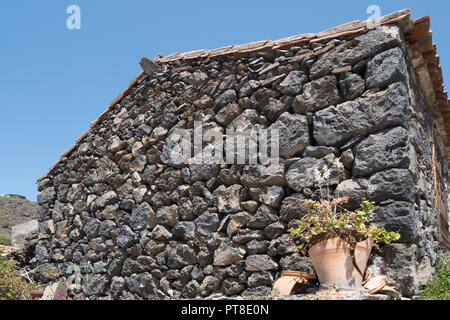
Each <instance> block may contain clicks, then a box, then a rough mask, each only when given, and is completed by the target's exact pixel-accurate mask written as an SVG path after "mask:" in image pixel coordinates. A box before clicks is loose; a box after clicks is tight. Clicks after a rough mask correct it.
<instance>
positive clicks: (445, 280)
mask: <svg viewBox="0 0 450 320" xmlns="http://www.w3.org/2000/svg"><path fill="white" fill-rule="evenodd" d="M435 267H436V274H435V276H434V277H433V278H432V279H431V280H430V281H429V282H428V283H427V284H426V286H425V288H424V289H423V291H422V293H421V295H420V299H422V300H450V254H448V253H446V254H443V255H441V256H440V257H439V258H438V260H437V262H436V266H435Z"/></svg>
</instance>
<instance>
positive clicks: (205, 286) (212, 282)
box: [199, 276, 220, 297]
mask: <svg viewBox="0 0 450 320" xmlns="http://www.w3.org/2000/svg"><path fill="white" fill-rule="evenodd" d="M219 285H220V280H219V279H218V278H216V277H213V276H206V277H205V279H203V281H202V284H201V285H200V288H199V290H200V295H201V296H202V297H206V296H209V295H210V294H211V293H213V292H214V290H216V289H217V288H219Z"/></svg>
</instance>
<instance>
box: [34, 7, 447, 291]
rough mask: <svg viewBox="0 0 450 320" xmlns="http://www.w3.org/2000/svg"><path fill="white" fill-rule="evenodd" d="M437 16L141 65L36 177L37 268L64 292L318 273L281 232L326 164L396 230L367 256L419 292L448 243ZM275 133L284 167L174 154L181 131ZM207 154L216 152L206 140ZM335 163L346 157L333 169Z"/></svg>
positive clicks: (234, 283)
mask: <svg viewBox="0 0 450 320" xmlns="http://www.w3.org/2000/svg"><path fill="white" fill-rule="evenodd" d="M429 28H430V18H429V17H424V18H421V19H418V20H411V19H410V12H409V10H403V11H400V12H396V13H393V14H390V15H388V16H384V17H382V18H379V19H377V21H375V23H374V21H354V22H350V23H347V24H344V25H342V26H338V27H335V28H333V29H330V30H326V31H323V32H320V33H316V34H311V33H309V34H303V35H297V36H291V37H288V38H284V39H280V40H276V41H272V40H266V41H258V42H254V43H248V44H244V45H236V46H227V47H223V48H219V49H214V50H199V51H193V52H185V53H175V54H172V55H170V56H167V57H162V56H157V57H156V58H155V59H154V60H153V61H151V60H149V59H146V58H144V59H143V60H142V62H141V65H142V67H143V70H144V71H143V72H142V73H141V74H140V75H138V76H137V77H136V78H135V79H134V80H133V81H132V82H131V83H130V86H129V87H128V88H127V89H126V90H125V91H124V92H123V93H121V94H120V95H119V96H118V97H117V98H116V99H115V100H114V101H113V102H112V103H111V105H110V106H109V108H108V109H107V110H106V111H105V112H104V113H103V114H102V115H101V116H100V117H99V118H98V119H97V120H95V121H94V122H93V123H92V124H91V126H90V128H89V129H88V130H87V132H86V133H84V134H83V135H82V136H81V137H80V138H79V139H78V140H77V141H76V143H75V145H74V146H72V147H71V148H70V149H69V150H68V151H66V152H65V153H64V154H63V155H62V157H61V159H60V160H59V161H58V162H57V163H56V164H55V165H54V166H53V167H52V168H51V169H50V170H49V171H48V173H47V174H45V175H44V176H43V177H42V178H40V179H39V185H38V188H39V192H40V193H39V196H38V202H39V213H38V219H39V232H40V233H39V239H38V241H37V243H36V246H35V258H34V259H33V260H34V263H35V264H36V265H37V272H36V275H37V277H38V279H39V280H40V281H43V282H45V281H49V280H50V276H49V275H48V271H49V270H52V269H54V270H57V271H58V272H59V273H56V274H57V277H58V276H59V277H60V278H61V279H65V280H66V282H67V285H68V289H69V292H70V294H77V293H83V294H84V295H85V296H88V297H90V298H101V297H107V296H110V297H112V298H113V299H142V298H144V299H158V298H192V297H207V296H210V295H212V294H215V293H220V294H223V295H226V296H235V295H264V294H266V293H267V292H268V291H270V289H271V286H272V284H273V282H274V280H275V279H276V278H278V277H279V276H280V273H281V271H282V270H286V269H291V270H300V271H308V272H312V268H311V265H310V263H309V260H308V258H307V257H303V256H301V255H299V253H298V252H297V248H296V245H295V244H294V242H293V240H292V238H291V237H290V235H289V231H288V230H289V228H291V227H293V226H295V225H296V223H297V222H298V220H297V219H298V218H299V217H300V216H301V215H303V214H304V210H305V209H304V206H303V201H305V199H309V198H314V197H317V195H318V193H319V190H318V186H319V184H318V181H317V177H315V176H314V174H313V172H314V169H316V168H320V169H321V168H324V167H326V168H328V169H329V170H330V172H331V175H330V181H329V187H330V192H331V193H332V194H333V195H336V196H340V195H348V196H349V197H350V199H351V201H350V203H349V204H348V206H349V207H350V208H355V207H357V206H358V204H359V203H360V201H361V200H363V199H367V200H373V201H375V202H376V214H375V216H374V217H373V221H374V222H375V223H377V224H378V225H381V226H384V227H386V228H387V229H389V230H399V231H400V233H401V235H402V237H401V239H400V241H399V242H397V243H394V244H391V245H389V246H381V247H380V249H379V250H376V251H375V252H374V253H373V255H372V258H371V259H370V261H369V264H370V268H372V270H373V271H374V272H375V273H378V274H385V275H387V276H388V281H389V285H390V286H392V287H394V288H396V289H397V290H398V291H400V292H401V293H402V294H403V295H404V296H406V297H414V296H416V295H417V294H418V293H419V289H420V286H421V285H423V284H425V283H426V281H427V280H428V279H429V278H430V276H431V275H432V272H433V267H432V266H433V264H434V262H435V260H436V257H437V255H438V254H439V253H440V252H443V251H445V250H447V249H448V248H449V244H450V237H449V231H448V230H449V229H448V208H447V202H446V199H447V195H446V190H447V189H446V186H447V177H448V171H447V170H448V169H447V167H448V159H450V157H449V156H450V144H449V137H450V113H449V110H448V97H447V92H444V91H443V79H442V70H441V67H440V65H439V56H438V55H437V53H436V47H435V46H434V45H433V43H432V39H431V31H430V30H429ZM195 121H201V123H202V128H203V131H204V132H208V131H209V132H210V131H213V132H220V133H224V132H225V130H226V129H241V130H243V129H252V128H259V129H261V128H262V129H264V128H272V129H273V128H276V129H279V132H280V136H279V142H280V149H279V155H280V165H279V166H278V168H277V169H276V170H269V171H267V170H264V169H265V168H263V166H264V164H214V163H200V164H195V163H187V164H184V163H177V162H175V161H173V159H172V153H171V152H173V150H176V148H177V147H179V144H180V140H179V137H178V136H176V135H175V134H174V132H175V130H176V129H187V130H190V131H189V132H192V131H193V129H194V122H195ZM206 148H208V144H207V145H206ZM339 164H341V165H339Z"/></svg>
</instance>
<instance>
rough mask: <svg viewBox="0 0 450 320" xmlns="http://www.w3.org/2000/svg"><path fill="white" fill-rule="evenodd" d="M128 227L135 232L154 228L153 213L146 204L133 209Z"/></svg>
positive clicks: (154, 217) (154, 219)
mask: <svg viewBox="0 0 450 320" xmlns="http://www.w3.org/2000/svg"><path fill="white" fill-rule="evenodd" d="M130 225H131V227H132V228H133V230H135V231H141V230H144V229H145V228H147V227H149V228H154V227H155V226H156V216H155V212H154V211H153V209H152V208H151V207H150V205H149V204H148V203H147V202H144V203H142V204H141V205H139V206H137V207H136V208H134V209H133V212H132V213H131V220H130Z"/></svg>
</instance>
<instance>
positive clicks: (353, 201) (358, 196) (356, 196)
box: [333, 179, 371, 210]
mask: <svg viewBox="0 0 450 320" xmlns="http://www.w3.org/2000/svg"><path fill="white" fill-rule="evenodd" d="M368 188H369V182H368V181H367V180H365V179H347V180H344V181H342V182H341V183H339V184H338V185H337V187H336V189H335V190H334V193H333V196H335V197H336V198H341V197H344V196H347V197H349V200H348V203H343V204H342V206H343V207H344V208H346V209H348V210H355V209H358V208H359V207H360V205H361V202H363V201H366V200H371V199H369V196H368V193H369V191H368Z"/></svg>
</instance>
